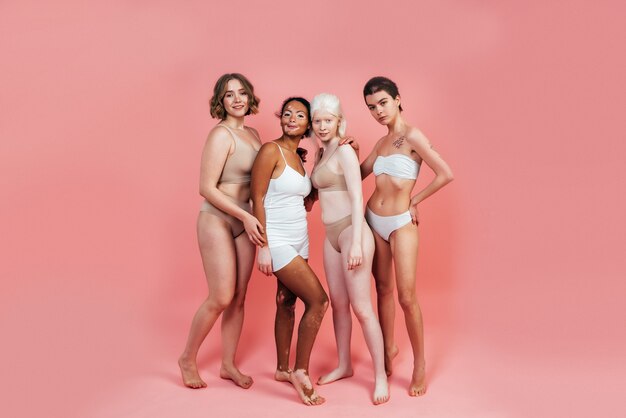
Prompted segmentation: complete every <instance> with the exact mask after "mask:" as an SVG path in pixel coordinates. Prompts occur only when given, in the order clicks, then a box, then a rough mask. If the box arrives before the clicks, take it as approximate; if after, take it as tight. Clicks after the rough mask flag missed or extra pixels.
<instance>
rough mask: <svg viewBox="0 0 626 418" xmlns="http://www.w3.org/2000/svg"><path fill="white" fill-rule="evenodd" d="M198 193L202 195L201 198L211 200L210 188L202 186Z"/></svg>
mask: <svg viewBox="0 0 626 418" xmlns="http://www.w3.org/2000/svg"><path fill="white" fill-rule="evenodd" d="M198 192H199V193H200V196H202V197H203V198H205V199H206V200H209V195H210V194H211V189H210V188H208V187H202V186H200V189H199V190H198Z"/></svg>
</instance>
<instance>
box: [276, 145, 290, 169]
mask: <svg viewBox="0 0 626 418" xmlns="http://www.w3.org/2000/svg"><path fill="white" fill-rule="evenodd" d="M274 144H276V146H277V147H278V151H280V155H282V156H283V161H284V162H285V164H287V160H286V159H285V154H283V149H282V148H281V146H280V145H278V144H277V143H276V142H274Z"/></svg>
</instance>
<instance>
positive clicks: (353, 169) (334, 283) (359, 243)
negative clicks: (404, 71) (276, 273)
mask: <svg viewBox="0 0 626 418" xmlns="http://www.w3.org/2000/svg"><path fill="white" fill-rule="evenodd" d="M311 114H312V122H313V132H314V133H315V136H316V137H317V138H318V139H319V140H320V141H321V144H322V149H321V150H320V151H321V152H320V156H319V157H318V159H317V161H316V164H315V167H314V168H313V172H312V174H311V180H312V182H313V185H314V186H315V188H317V189H318V192H319V200H320V205H321V208H322V220H323V222H324V227H325V229H326V240H324V270H325V272H326V280H327V282H328V287H329V291H330V298H331V304H332V308H333V309H332V311H333V324H334V328H335V340H336V342H337V354H338V357H339V359H338V365H337V368H336V369H334V370H333V371H331V372H330V373H328V374H326V375H324V376H322V377H320V378H319V380H318V382H317V383H318V384H320V385H323V384H327V383H331V382H334V381H336V380H339V379H343V378H345V377H350V376H352V375H353V370H352V360H351V355H350V339H351V334H352V316H351V313H350V307H352V309H353V310H354V313H355V315H356V317H357V319H358V320H359V323H360V324H361V328H362V329H363V333H364V335H365V341H366V343H367V347H368V349H369V351H370V354H371V356H372V362H373V364H374V379H375V386H374V391H373V393H372V402H373V403H374V404H376V405H378V404H381V403H384V402H387V401H388V400H389V387H388V384H387V375H386V374H385V362H384V348H383V335H382V332H381V330H380V325H379V323H378V320H377V318H376V314H375V313H374V309H373V307H372V302H371V298H370V286H371V282H370V278H371V269H372V258H373V256H374V237H373V236H372V232H371V230H370V228H369V227H368V225H367V223H366V222H365V219H364V217H363V194H362V191H361V173H360V170H359V159H358V157H357V155H356V153H355V151H354V150H353V149H352V148H351V147H349V146H341V145H340V140H341V138H342V137H344V136H345V131H346V120H345V118H344V115H343V112H342V110H341V105H340V103H339V99H338V98H337V97H336V96H334V95H331V94H320V95H317V96H315V98H314V99H313V101H312V102H311Z"/></svg>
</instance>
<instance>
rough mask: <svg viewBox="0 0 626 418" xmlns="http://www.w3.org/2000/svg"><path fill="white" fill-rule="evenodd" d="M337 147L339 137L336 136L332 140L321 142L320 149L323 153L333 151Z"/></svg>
mask: <svg viewBox="0 0 626 418" xmlns="http://www.w3.org/2000/svg"><path fill="white" fill-rule="evenodd" d="M338 146H339V137H338V136H336V137H334V138H331V139H329V140H328V141H324V142H322V148H324V152H326V151H328V150H334V149H335V148H337V147H338Z"/></svg>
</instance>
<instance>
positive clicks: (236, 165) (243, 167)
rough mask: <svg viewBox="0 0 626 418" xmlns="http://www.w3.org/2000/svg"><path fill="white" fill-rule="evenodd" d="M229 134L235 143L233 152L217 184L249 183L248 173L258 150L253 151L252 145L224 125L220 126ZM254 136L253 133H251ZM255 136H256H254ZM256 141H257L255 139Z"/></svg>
mask: <svg viewBox="0 0 626 418" xmlns="http://www.w3.org/2000/svg"><path fill="white" fill-rule="evenodd" d="M220 126H223V127H224V128H226V129H227V130H228V132H230V134H231V135H232V137H233V140H234V141H235V151H234V152H233V153H232V154H231V155H229V156H228V158H227V159H226V163H224V168H223V169H222V175H221V177H220V181H219V184H221V183H226V184H230V183H250V171H251V170H252V164H254V159H255V158H256V155H257V154H258V152H259V150H257V149H254V147H253V146H252V145H250V144H249V143H248V142H246V141H244V140H243V139H241V138H239V136H238V135H237V134H236V133H235V132H233V130H232V129H231V128H229V127H228V126H226V125H224V124H220ZM251 132H253V134H254V131H251ZM254 136H256V134H254ZM257 139H259V138H258V137H257Z"/></svg>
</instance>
